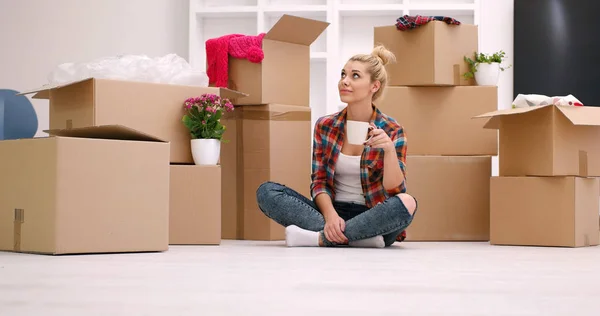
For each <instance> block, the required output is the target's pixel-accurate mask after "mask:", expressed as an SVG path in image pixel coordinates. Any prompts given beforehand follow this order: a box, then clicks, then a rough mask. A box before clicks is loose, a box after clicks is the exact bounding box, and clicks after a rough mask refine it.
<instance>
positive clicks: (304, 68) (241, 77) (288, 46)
mask: <svg viewBox="0 0 600 316" xmlns="http://www.w3.org/2000/svg"><path fill="white" fill-rule="evenodd" d="M328 25H329V23H327V22H322V21H317V20H312V19H306V18H300V17H296V16H290V15H283V16H282V17H281V18H280V19H279V20H278V22H277V23H276V24H275V25H274V26H273V27H272V28H271V29H270V30H269V31H268V32H267V33H266V34H265V36H264V39H263V41H262V50H263V52H264V59H263V60H262V61H261V62H260V63H252V62H250V61H248V60H246V59H237V58H233V57H231V56H230V57H229V64H228V67H229V68H228V78H229V79H228V87H229V88H231V89H235V90H238V91H241V92H244V93H247V94H248V95H249V96H248V97H246V98H243V99H239V100H237V101H236V102H235V103H234V104H235V105H236V107H235V110H234V111H233V112H230V113H227V115H225V116H224V117H223V120H222V122H223V124H224V125H225V126H226V128H227V130H226V132H225V135H224V139H226V140H227V141H228V142H227V143H224V144H222V150H221V166H222V175H223V178H222V200H221V204H222V210H223V213H222V221H221V225H222V226H221V227H222V238H224V239H246V240H282V239H284V238H285V234H284V227H282V226H281V225H279V224H277V223H276V222H274V221H273V220H271V219H269V218H268V217H267V216H265V215H264V214H263V213H262V212H261V210H260V209H259V207H258V204H257V202H256V190H257V189H258V187H259V186H260V185H261V184H262V183H264V182H266V181H275V182H278V183H282V184H284V185H286V186H288V187H290V188H293V189H294V190H296V191H298V192H299V193H301V194H303V195H305V196H307V197H308V196H310V192H309V189H310V172H311V169H310V168H311V145H312V141H311V138H310V137H311V134H312V127H311V109H310V106H309V100H310V45H311V44H312V43H313V42H314V41H315V40H316V39H317V38H318V37H319V36H320V35H321V34H322V33H323V32H324V31H325V29H326V28H327V26H328ZM298 30H302V32H298Z"/></svg>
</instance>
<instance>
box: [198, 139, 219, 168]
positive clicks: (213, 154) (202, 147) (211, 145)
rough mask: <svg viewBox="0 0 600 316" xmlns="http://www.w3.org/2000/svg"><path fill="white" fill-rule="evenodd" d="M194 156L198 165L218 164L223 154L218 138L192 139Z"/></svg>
mask: <svg viewBox="0 0 600 316" xmlns="http://www.w3.org/2000/svg"><path fill="white" fill-rule="evenodd" d="M191 145H192V157H193V158H194V163H195V164H197V165H216V164H217V163H218V162H219V157H220V155H221V141H219V140H218V139H192V143H191Z"/></svg>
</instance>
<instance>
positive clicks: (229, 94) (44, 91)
mask: <svg viewBox="0 0 600 316" xmlns="http://www.w3.org/2000/svg"><path fill="white" fill-rule="evenodd" d="M95 79H96V80H97V79H98V78H93V77H91V78H86V79H83V80H77V81H70V82H65V83H61V84H46V85H43V86H41V87H38V88H35V89H31V90H27V91H24V92H21V93H19V94H17V95H28V94H32V93H35V94H34V95H33V96H32V98H33V99H49V98H50V90H54V89H59V88H63V87H68V86H71V85H74V84H78V83H81V82H85V81H88V80H95ZM101 80H115V79H101ZM128 82H129V81H128ZM140 83H148V84H152V83H155V82H144V81H140ZM156 84H166V83H156ZM198 88H199V89H214V90H217V91H219V95H220V96H221V97H224V98H228V99H231V100H235V99H237V98H243V97H247V96H248V95H249V94H247V93H243V92H240V91H235V90H231V89H227V88H215V87H201V86H198Z"/></svg>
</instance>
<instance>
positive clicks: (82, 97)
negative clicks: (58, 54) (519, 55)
mask: <svg viewBox="0 0 600 316" xmlns="http://www.w3.org/2000/svg"><path fill="white" fill-rule="evenodd" d="M204 93H213V94H216V95H219V96H221V97H225V98H230V99H232V102H234V101H235V100H236V99H238V98H243V97H245V96H247V94H244V93H241V92H237V91H233V90H229V89H224V88H211V87H198V86H183V85H173V84H163V83H149V82H138V81H124V80H111V79H96V78H89V79H85V80H81V81H76V82H69V83H65V84H61V85H47V86H43V87H40V88H36V89H32V90H29V91H25V92H22V93H21V94H22V95H28V94H33V96H32V98H34V99H48V100H49V101H50V109H49V114H50V129H52V130H55V129H71V128H81V127H90V126H101V125H123V126H127V127H129V128H132V129H135V130H137V131H140V132H144V133H146V134H149V135H155V136H156V137H158V138H160V139H164V140H165V141H168V142H170V143H171V158H170V162H172V163H193V159H192V152H191V148H190V140H191V137H190V134H189V131H188V130H187V129H186V128H185V126H184V125H183V123H181V118H182V117H183V115H184V108H183V103H184V101H185V100H186V99H188V98H190V97H197V96H200V95H202V94H204Z"/></svg>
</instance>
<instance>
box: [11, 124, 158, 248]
mask: <svg viewBox="0 0 600 316" xmlns="http://www.w3.org/2000/svg"><path fill="white" fill-rule="evenodd" d="M47 132H48V133H50V134H51V135H54V136H51V137H44V138H32V139H18V140H4V141H0V174H2V177H0V194H1V196H2V197H1V198H0V210H2V212H0V250H4V251H15V252H27V253H43V254H83V253H119V252H140V251H164V250H167V249H168V244H169V143H167V142H165V141H163V140H161V139H160V138H157V137H154V136H150V135H148V134H145V133H141V132H139V131H136V130H133V129H130V128H127V127H124V126H118V125H113V126H98V127H87V128H80V129H71V130H53V131H47Z"/></svg>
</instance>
